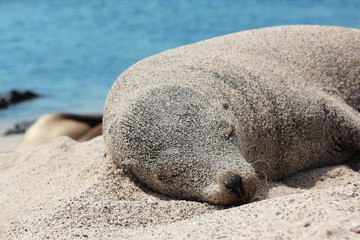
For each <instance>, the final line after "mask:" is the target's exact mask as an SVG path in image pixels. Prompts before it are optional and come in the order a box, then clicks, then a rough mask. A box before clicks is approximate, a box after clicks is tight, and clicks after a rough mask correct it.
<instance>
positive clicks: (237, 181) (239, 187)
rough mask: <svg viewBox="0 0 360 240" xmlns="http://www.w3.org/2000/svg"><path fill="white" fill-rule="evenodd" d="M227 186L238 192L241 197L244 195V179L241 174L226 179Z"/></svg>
mask: <svg viewBox="0 0 360 240" xmlns="http://www.w3.org/2000/svg"><path fill="white" fill-rule="evenodd" d="M225 187H226V188H227V189H228V190H230V191H232V192H234V193H236V194H237V195H238V196H239V197H242V196H244V195H245V194H244V191H243V184H242V179H241V177H240V176H239V175H234V176H232V177H231V178H230V179H228V180H226V181H225Z"/></svg>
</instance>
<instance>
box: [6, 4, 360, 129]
mask: <svg viewBox="0 0 360 240" xmlns="http://www.w3.org/2000/svg"><path fill="white" fill-rule="evenodd" d="M286 24H320V25H336V26H345V27H353V28H360V1H359V0H222V1H219V0H171V1H169V0H167V1H165V0H133V1H129V0H91V1H88V0H62V1H56V0H46V1H44V0H0V94H1V93H5V92H7V91H9V90H11V89H20V90H21V89H29V90H33V91H35V92H37V93H40V94H43V95H44V96H43V97H42V98H39V99H37V100H34V101H30V102H26V103H23V104H19V105H14V106H12V107H10V108H8V109H5V110H0V129H1V128H5V127H6V126H7V125H9V123H10V122H12V121H13V120H14V119H22V120H23V119H34V118H35V117H36V116H39V115H41V114H44V113H49V112H74V113H97V112H102V108H103V105H104V102H105V98H106V95H107V92H108V91H109V89H110V87H111V85H112V83H113V82H114V80H115V79H116V77H117V76H118V75H119V74H120V73H121V72H122V71H124V70H125V69H126V68H127V67H129V66H130V65H132V64H134V63H135V62H137V61H139V60H141V59H143V58H145V57H148V56H150V55H153V54H156V53H159V52H161V51H164V50H167V49H170V48H174V47H177V46H181V45H185V44H189V43H193V42H196V41H200V40H204V39H207V38H211V37H215V36H219V35H223V34H227V33H232V32H237V31H241V30H247V29H254V28H261V27H267V26H274V25H286Z"/></svg>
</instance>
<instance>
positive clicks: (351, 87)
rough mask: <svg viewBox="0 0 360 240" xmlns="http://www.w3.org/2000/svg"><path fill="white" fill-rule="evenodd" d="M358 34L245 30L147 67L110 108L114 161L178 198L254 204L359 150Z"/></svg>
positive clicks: (123, 80) (134, 70)
mask: <svg viewBox="0 0 360 240" xmlns="http://www.w3.org/2000/svg"><path fill="white" fill-rule="evenodd" d="M359 110H360V30H358V29H348V28H341V27H327V26H282V27H271V28H264V29H258V30H251V31H244V32H239V33H234V34H230V35H226V36H222V37H217V38H213V39H210V40H206V41H202V42H199V43H195V44H191V45H188V46H184V47H180V48H176V49H173V50H169V51H166V52H164V53H161V54H158V55H155V56H152V57H150V58H147V59H144V60H142V61H140V62H139V63H137V64H135V65H133V66H131V67H130V68H129V69H128V70H126V71H125V72H124V73H122V74H121V75H120V77H119V78H118V79H117V81H116V82H115V83H114V85H113V86H112V88H111V90H110V92H109V94H108V97H107V100H106V104H105V112H104V130H103V131H104V139H105V143H106V148H107V151H108V152H109V155H110V156H111V157H112V158H113V159H114V161H115V163H116V164H117V165H119V166H124V167H125V168H126V169H128V171H129V172H130V173H131V174H133V175H134V176H135V177H136V178H137V179H138V180H139V181H140V182H142V183H144V184H145V185H147V186H148V187H150V188H151V189H153V190H155V191H158V192H160V193H163V194H166V195H168V196H171V197H175V198H181V199H190V200H198V201H205V202H209V203H214V204H224V205H230V204H242V203H245V202H247V201H249V200H250V199H251V198H252V196H253V195H254V193H255V191H256V187H257V180H258V177H261V178H262V177H267V178H269V179H273V180H278V179H280V178H283V177H286V176H289V175H292V174H294V173H296V172H299V171H302V170H305V169H310V168H316V167H321V166H327V165H334V164H340V163H343V162H345V161H346V160H347V159H349V158H350V157H351V156H353V155H354V154H355V153H357V152H358V151H359V150H360V113H359Z"/></svg>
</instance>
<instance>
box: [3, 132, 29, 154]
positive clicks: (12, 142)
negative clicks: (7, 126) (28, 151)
mask: <svg viewBox="0 0 360 240" xmlns="http://www.w3.org/2000/svg"><path fill="white" fill-rule="evenodd" d="M23 137H24V134H14V135H8V136H0V153H4V152H11V151H14V150H15V149H16V148H17V147H18V146H19V145H20V142H21V140H22V139H23Z"/></svg>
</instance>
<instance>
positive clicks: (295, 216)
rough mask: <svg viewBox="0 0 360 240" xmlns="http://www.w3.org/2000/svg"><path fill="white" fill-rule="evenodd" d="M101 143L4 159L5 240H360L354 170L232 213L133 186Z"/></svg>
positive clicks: (265, 192)
mask: <svg viewBox="0 0 360 240" xmlns="http://www.w3.org/2000/svg"><path fill="white" fill-rule="evenodd" d="M104 153H105V150H104V143H103V139H102V137H98V138H96V139H94V140H91V141H89V142H86V143H81V144H80V143H77V142H75V141H73V140H71V139H70V138H67V137H61V138H58V139H57V140H55V141H54V142H52V143H50V144H47V145H44V146H40V147H39V148H36V149H34V150H32V151H28V152H24V153H17V152H13V153H0V192H1V194H0V219H1V221H0V239H46V238H47V237H49V238H50V239H87V238H89V239H114V238H118V239H360V207H359V206H360V173H359V172H355V171H353V170H351V169H349V168H348V167H345V166H336V167H329V168H322V169H316V170H311V171H307V172H304V173H300V174H297V175H296V176H293V177H290V178H288V179H285V180H284V181H283V182H279V183H273V182H270V183H268V184H267V186H266V185H265V184H263V185H262V187H261V188H260V189H259V192H258V194H257V196H256V197H255V200H254V202H252V203H250V204H246V205H243V206H239V207H233V208H228V209H224V208H222V207H217V206H211V205H208V204H204V203H198V202H189V201H182V200H174V199H169V198H166V197H164V196H161V195H158V194H156V193H153V192H151V191H149V190H146V189H143V188H141V187H139V186H138V185H137V184H134V183H133V181H131V180H130V179H129V178H128V177H126V176H125V175H124V173H123V172H122V170H121V169H116V168H115V166H114V164H113V163H112V161H111V160H110V159H108V158H107V157H106V156H105V154H104Z"/></svg>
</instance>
